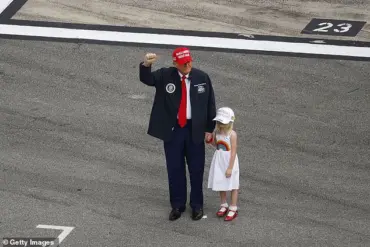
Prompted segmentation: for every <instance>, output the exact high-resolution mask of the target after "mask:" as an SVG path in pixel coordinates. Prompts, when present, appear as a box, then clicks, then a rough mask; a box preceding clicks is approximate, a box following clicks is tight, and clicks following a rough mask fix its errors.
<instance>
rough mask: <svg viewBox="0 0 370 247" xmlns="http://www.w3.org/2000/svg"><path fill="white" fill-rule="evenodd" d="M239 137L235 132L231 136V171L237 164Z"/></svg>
mask: <svg viewBox="0 0 370 247" xmlns="http://www.w3.org/2000/svg"><path fill="white" fill-rule="evenodd" d="M237 139H238V138H237V135H236V132H235V131H233V132H232V133H231V136H230V142H231V155H230V163H229V168H228V169H230V170H232V169H233V167H234V163H235V157H236V150H237V149H238V146H237Z"/></svg>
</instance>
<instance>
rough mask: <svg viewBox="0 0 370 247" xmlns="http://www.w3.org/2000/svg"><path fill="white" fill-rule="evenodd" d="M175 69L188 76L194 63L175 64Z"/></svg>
mask: <svg viewBox="0 0 370 247" xmlns="http://www.w3.org/2000/svg"><path fill="white" fill-rule="evenodd" d="M174 65H175V67H176V68H177V69H178V70H179V71H180V73H181V74H183V75H187V74H189V73H190V71H191V68H192V67H193V63H192V62H187V63H185V64H178V63H174Z"/></svg>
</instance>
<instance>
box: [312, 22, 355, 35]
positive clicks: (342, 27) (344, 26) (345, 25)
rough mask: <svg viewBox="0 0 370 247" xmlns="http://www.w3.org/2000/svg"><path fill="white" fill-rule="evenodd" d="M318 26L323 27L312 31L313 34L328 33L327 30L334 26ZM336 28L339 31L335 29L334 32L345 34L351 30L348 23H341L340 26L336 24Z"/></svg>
mask: <svg viewBox="0 0 370 247" xmlns="http://www.w3.org/2000/svg"><path fill="white" fill-rule="evenodd" d="M324 25H325V26H324ZM318 26H324V27H319V28H316V29H314V30H313V31H314V32H328V29H329V28H331V27H333V26H334V25H333V23H330V22H322V23H319V24H318ZM337 27H339V28H340V29H338V28H335V29H334V32H336V33H346V32H348V31H349V30H350V29H351V27H352V25H351V24H349V23H341V24H338V25H337Z"/></svg>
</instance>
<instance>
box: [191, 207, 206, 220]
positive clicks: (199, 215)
mask: <svg viewBox="0 0 370 247" xmlns="http://www.w3.org/2000/svg"><path fill="white" fill-rule="evenodd" d="M202 217H203V209H198V210H193V213H192V215H191V218H192V219H193V220H200V219H201V218H202Z"/></svg>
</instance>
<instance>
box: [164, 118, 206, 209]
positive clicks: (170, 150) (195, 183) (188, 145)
mask: <svg viewBox="0 0 370 247" xmlns="http://www.w3.org/2000/svg"><path fill="white" fill-rule="evenodd" d="M173 131H174V133H173V138H172V140H171V141H169V142H164V150H165V156H166V163H167V173H168V183H169V190H170V202H171V206H172V208H179V209H180V210H181V211H184V210H185V208H186V201H187V200H186V199H187V186H186V185H187V180H186V166H185V159H186V163H187V165H188V170H189V176H190V186H191V192H190V206H191V208H192V209H193V210H197V209H200V208H203V174H204V163H205V144H204V142H201V143H199V144H195V143H194V142H193V140H192V134H191V121H190V122H189V120H188V123H187V125H186V126H185V127H184V128H181V127H180V126H176V127H175V128H174V130H173Z"/></svg>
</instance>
